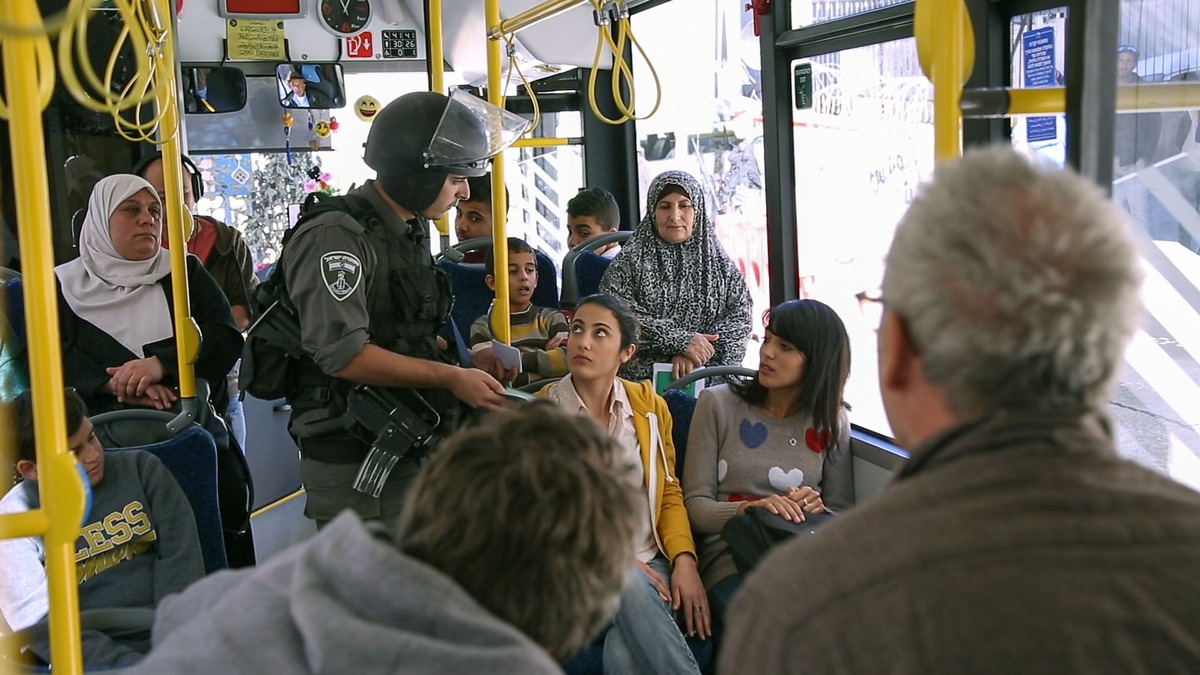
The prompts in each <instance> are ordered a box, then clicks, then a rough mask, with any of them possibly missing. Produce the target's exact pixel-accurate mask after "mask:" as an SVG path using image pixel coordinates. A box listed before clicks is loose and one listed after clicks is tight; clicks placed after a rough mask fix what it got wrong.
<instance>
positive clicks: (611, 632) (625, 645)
mask: <svg viewBox="0 0 1200 675" xmlns="http://www.w3.org/2000/svg"><path fill="white" fill-rule="evenodd" d="M649 565H650V568H651V569H653V570H654V571H655V572H658V574H659V576H661V577H662V578H663V580H664V581H665V582H666V584H667V588H670V587H671V564H670V563H668V562H667V559H666V558H664V557H663V556H661V555H660V556H657V557H655V558H654V560H651V561H650V563H649ZM604 672H605V674H606V675H618V674H620V675H636V674H637V673H647V674H654V675H665V674H668V673H688V674H690V675H697V674H698V673H699V672H700V668H699V667H698V666H697V665H696V658H695V657H694V656H692V650H691V648H689V647H688V645H687V642H685V641H684V639H683V632H682V631H681V630H680V628H679V624H678V622H677V620H676V617H675V611H674V610H672V609H671V603H670V602H669V601H668V602H663V599H662V598H661V597H659V595H658V589H657V588H656V587H655V586H654V582H652V581H651V580H650V579H649V578H648V577H647V576H646V575H645V573H643V572H642V571H641V570H640V569H638V570H634V573H633V574H632V575H630V577H629V581H628V582H626V584H625V588H623V589H622V590H621V605H620V607H619V608H618V609H617V613H616V615H615V616H614V617H613V622H612V626H611V627H609V629H608V633H607V634H606V635H605V637H604Z"/></svg>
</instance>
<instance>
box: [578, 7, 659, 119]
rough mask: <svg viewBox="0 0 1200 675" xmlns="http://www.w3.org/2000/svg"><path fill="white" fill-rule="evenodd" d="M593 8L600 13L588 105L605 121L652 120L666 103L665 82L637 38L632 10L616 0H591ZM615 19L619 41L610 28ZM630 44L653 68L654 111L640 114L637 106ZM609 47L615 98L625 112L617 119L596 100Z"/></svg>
mask: <svg viewBox="0 0 1200 675" xmlns="http://www.w3.org/2000/svg"><path fill="white" fill-rule="evenodd" d="M591 2H592V7H593V9H594V10H595V16H596V23H597V26H596V55H595V57H594V58H593V59H592V69H591V72H590V74H589V75H588V105H589V106H590V107H591V109H592V114H593V115H595V116H596V119H598V120H600V121H601V122H604V123H605V124H613V125H616V124H624V123H625V122H630V121H639V120H644V119H648V118H650V117H651V116H653V115H654V113H656V112H658V108H659V106H660V105H662V83H661V81H659V79H658V71H657V70H655V68H654V64H653V63H651V62H650V58H649V57H648V56H646V50H644V49H642V45H641V43H639V42H638V41H637V38H636V37H634V35H633V32H632V31H631V30H630V28H629V11H628V9H626V7H625V3H624V2H614V1H612V0H605V1H602V0H591ZM614 21H615V23H616V27H617V40H616V42H614V41H613V37H612V33H611V32H610V31H609V26H610V25H612V24H613V22H614ZM627 43H632V44H633V46H634V48H635V49H637V51H638V53H639V54H641V55H642V60H643V61H645V62H646V66H647V67H648V68H649V69H650V77H651V78H652V79H653V80H654V106H653V107H652V108H651V109H650V112H648V113H646V114H645V115H644V116H641V117H639V116H638V115H637V114H636V113H635V112H634V109H635V107H636V94H635V89H634V83H633V70H632V68H631V67H630V65H629V62H627V61H626V60H625V46H626V44H627ZM605 47H607V48H608V50H609V52H610V53H611V54H612V58H613V65H612V73H613V74H612V97H613V101H614V102H615V103H616V106H617V112H619V113H621V115H620V116H619V117H617V118H615V119H613V118H609V117H608V116H606V115H605V114H604V113H602V112H601V111H600V106H599V105H598V104H597V103H596V74H597V72H598V71H599V69H600V58H601V56H602V55H603V54H604V48H605ZM622 83H624V84H625V87H626V89H628V92H629V94H628V97H626V96H625V95H624V93H623V92H622V91H621V88H622V87H621V85H622Z"/></svg>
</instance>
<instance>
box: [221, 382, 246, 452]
mask: <svg viewBox="0 0 1200 675" xmlns="http://www.w3.org/2000/svg"><path fill="white" fill-rule="evenodd" d="M225 420H226V421H228V422H229V433H230V435H232V436H233V437H234V438H235V439H236V440H237V444H238V447H239V448H241V449H242V452H243V453H244V452H246V413H245V411H243V410H242V402H241V401H240V400H238V398H237V397H236V396H234V397H232V398H230V399H229V405H227V406H225Z"/></svg>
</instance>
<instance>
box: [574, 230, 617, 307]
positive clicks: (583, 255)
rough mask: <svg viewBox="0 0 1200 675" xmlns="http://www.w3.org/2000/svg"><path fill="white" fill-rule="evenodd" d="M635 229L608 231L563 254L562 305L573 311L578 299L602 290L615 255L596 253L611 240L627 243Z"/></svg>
mask: <svg viewBox="0 0 1200 675" xmlns="http://www.w3.org/2000/svg"><path fill="white" fill-rule="evenodd" d="M632 235H633V232H630V231H627V230H623V231H620V232H606V233H604V234H602V235H600V236H598V237H593V238H591V239H588V240H587V241H585V242H583V243H581V244H578V245H577V246H575V248H572V249H571V250H570V251H567V255H566V256H564V257H563V272H562V274H563V283H562V308H563V309H564V310H567V311H571V312H574V311H575V306H576V305H577V304H579V301H580V300H581V299H583V298H586V297H587V296H589V295H592V294H593V293H597V292H599V290H600V280H601V279H603V278H604V273H605V272H606V271H607V270H608V265H609V263H611V262H612V258H605V257H604V256H602V255H599V254H597V253H595V250H596V249H597V248H600V247H601V246H604V245H605V244H610V243H612V242H618V243H620V242H624V241H625V240H627V239H629V237H630V236H632Z"/></svg>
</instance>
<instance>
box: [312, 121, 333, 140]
mask: <svg viewBox="0 0 1200 675" xmlns="http://www.w3.org/2000/svg"><path fill="white" fill-rule="evenodd" d="M329 132H330V129H329V122H326V121H325V120H319V121H318V122H317V124H316V126H314V127H313V133H314V134H316V135H317V136H318V137H320V138H328V137H329Z"/></svg>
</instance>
